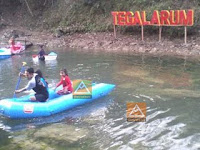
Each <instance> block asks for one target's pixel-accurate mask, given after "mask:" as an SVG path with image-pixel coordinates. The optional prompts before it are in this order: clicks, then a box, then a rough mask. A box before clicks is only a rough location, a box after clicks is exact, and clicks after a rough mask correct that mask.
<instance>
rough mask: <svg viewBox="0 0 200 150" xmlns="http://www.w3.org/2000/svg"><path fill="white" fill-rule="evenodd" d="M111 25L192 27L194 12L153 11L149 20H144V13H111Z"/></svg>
mask: <svg viewBox="0 0 200 150" xmlns="http://www.w3.org/2000/svg"><path fill="white" fill-rule="evenodd" d="M111 14H112V16H113V24H114V25H120V26H133V25H141V26H144V25H157V26H192V25H193V24H194V19H193V18H194V11H193V10H191V9H190V10H188V11H187V13H186V11H185V10H170V11H169V10H161V11H160V12H159V11H158V10H154V11H153V14H152V16H151V19H150V20H147V19H146V12H145V11H141V12H139V11H136V12H135V13H133V12H131V11H127V12H125V11H113V12H111Z"/></svg>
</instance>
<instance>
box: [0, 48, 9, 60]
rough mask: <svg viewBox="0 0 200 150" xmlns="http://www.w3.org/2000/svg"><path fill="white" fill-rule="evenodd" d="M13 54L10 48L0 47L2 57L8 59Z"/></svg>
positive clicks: (0, 57)
mask: <svg viewBox="0 0 200 150" xmlns="http://www.w3.org/2000/svg"><path fill="white" fill-rule="evenodd" d="M10 56H11V51H10V49H7V48H0V59H6V58H9V57H10Z"/></svg>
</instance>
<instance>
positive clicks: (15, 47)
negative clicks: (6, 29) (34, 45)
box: [8, 36, 22, 54]
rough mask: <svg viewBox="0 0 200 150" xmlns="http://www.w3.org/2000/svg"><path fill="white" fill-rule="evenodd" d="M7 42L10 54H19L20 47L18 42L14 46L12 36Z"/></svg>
mask: <svg viewBox="0 0 200 150" xmlns="http://www.w3.org/2000/svg"><path fill="white" fill-rule="evenodd" d="M8 42H9V44H10V49H11V53H12V54H18V53H20V51H21V47H22V45H21V43H19V42H18V43H17V44H15V38H14V36H12V37H11V38H10V40H9V41H8Z"/></svg>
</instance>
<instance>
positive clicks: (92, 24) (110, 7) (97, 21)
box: [0, 0, 200, 36]
mask: <svg viewBox="0 0 200 150" xmlns="http://www.w3.org/2000/svg"><path fill="white" fill-rule="evenodd" d="M27 2H28V5H29V7H30V9H31V10H32V12H33V14H34V16H32V17H30V13H29V12H28V9H27V5H26V3H25V1H22V0H15V1H14V0H2V3H3V4H7V5H9V6H12V7H13V8H16V7H17V6H18V7H21V8H23V10H24V12H25V13H23V15H25V17H24V22H23V24H24V25H26V26H31V28H38V27H40V28H42V29H48V30H52V29H56V28H58V27H62V28H71V29H72V30H74V31H75V32H83V31H84V32H88V31H89V32H90V31H112V30H113V25H112V15H111V12H112V11H133V12H135V11H144V10H145V11H146V14H147V19H148V20H150V19H151V17H152V13H153V11H154V10H158V11H159V10H180V9H185V10H187V9H193V10H194V12H195V15H194V16H195V17H194V25H193V27H192V28H188V34H196V33H198V32H197V31H198V30H199V29H198V28H199V25H198V24H199V21H200V7H199V6H200V1H199V0H194V1H189V0H185V1H180V0H165V1H162V0H151V1H150V0H121V1H119V0H64V1H63V0H34V1H33V0H27ZM12 4H15V6H13V5H12ZM0 7H2V6H0ZM9 9H10V7H9ZM12 10H14V9H12ZM16 11H17V10H16ZM33 19H34V21H33ZM119 30H120V32H125V33H127V32H132V31H134V32H140V27H119ZM119 30H118V31H119ZM146 32H148V33H150V34H152V33H157V32H158V27H153V26H147V27H145V33H146ZM163 33H164V34H167V35H170V36H182V34H183V27H180V28H179V27H167V28H165V27H164V30H163Z"/></svg>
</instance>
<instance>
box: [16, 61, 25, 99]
mask: <svg viewBox="0 0 200 150" xmlns="http://www.w3.org/2000/svg"><path fill="white" fill-rule="evenodd" d="M25 65H26V62H22V67H21V70H20V73H22V72H24V69H25ZM20 81H21V76H19V79H18V82H17V85H16V87H15V90H17V89H18V88H19V84H20ZM15 97H16V94H15V92H14V95H13V98H15Z"/></svg>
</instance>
